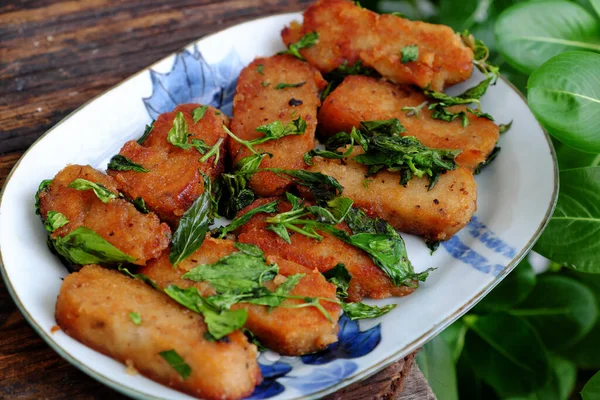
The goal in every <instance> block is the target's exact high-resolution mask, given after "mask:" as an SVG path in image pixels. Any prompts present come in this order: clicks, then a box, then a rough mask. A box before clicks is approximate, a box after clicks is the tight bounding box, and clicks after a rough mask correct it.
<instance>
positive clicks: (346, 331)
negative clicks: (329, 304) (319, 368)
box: [300, 315, 381, 365]
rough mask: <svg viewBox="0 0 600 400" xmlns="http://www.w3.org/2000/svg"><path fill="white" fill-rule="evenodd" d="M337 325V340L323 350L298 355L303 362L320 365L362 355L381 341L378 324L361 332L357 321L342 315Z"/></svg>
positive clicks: (370, 350)
mask: <svg viewBox="0 0 600 400" xmlns="http://www.w3.org/2000/svg"><path fill="white" fill-rule="evenodd" d="M339 325H340V333H339V334H338V341H337V342H336V343H333V344H331V345H329V347H327V348H326V349H325V350H323V351H320V352H318V353H313V354H307V355H305V356H302V357H300V358H301V360H302V362H303V363H304V364H312V365H320V364H327V363H330V362H332V361H335V360H337V359H340V358H357V357H362V356H364V355H366V354H369V353H370V352H372V351H373V349H375V347H377V345H378V344H379V342H380V341H381V326H380V325H379V324H378V325H376V326H374V327H372V328H371V329H368V330H366V331H364V332H361V331H360V330H359V328H358V322H356V321H352V320H351V319H350V318H348V317H347V316H345V315H342V316H341V318H340V321H339Z"/></svg>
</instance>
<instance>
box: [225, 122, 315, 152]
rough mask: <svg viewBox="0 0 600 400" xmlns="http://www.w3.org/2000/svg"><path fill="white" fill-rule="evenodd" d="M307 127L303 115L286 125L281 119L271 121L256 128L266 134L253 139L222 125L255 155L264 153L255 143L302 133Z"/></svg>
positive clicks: (232, 136)
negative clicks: (258, 149)
mask: <svg viewBox="0 0 600 400" xmlns="http://www.w3.org/2000/svg"><path fill="white" fill-rule="evenodd" d="M306 127H307V124H306V121H305V120H304V119H303V118H302V117H298V118H296V119H294V120H292V121H291V122H289V123H288V124H286V125H285V126H284V125H283V124H282V123H281V121H273V122H271V123H268V124H265V125H261V126H259V127H258V128H256V131H257V132H261V133H264V136H262V137H259V138H256V139H252V140H244V139H240V138H239V137H237V136H236V135H235V134H234V133H233V132H231V131H230V130H229V129H228V128H227V127H226V126H225V125H223V126H222V128H223V130H224V131H225V133H227V134H228V135H229V136H230V137H231V138H232V139H233V140H235V141H236V142H238V143H240V144H242V145H244V146H245V147H246V148H248V150H250V151H251V152H252V153H254V154H255V155H260V154H262V153H260V152H259V151H257V150H256V149H254V146H255V145H257V144H261V143H264V142H267V141H269V140H277V139H281V138H282V137H284V136H289V135H302V134H303V133H304V132H305V131H306Z"/></svg>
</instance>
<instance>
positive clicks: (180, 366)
mask: <svg viewBox="0 0 600 400" xmlns="http://www.w3.org/2000/svg"><path fill="white" fill-rule="evenodd" d="M158 354H159V355H160V356H161V357H162V358H163V359H164V360H165V361H166V362H168V363H169V365H170V366H171V367H172V368H173V369H174V370H175V371H177V372H178V373H179V375H181V377H182V378H183V379H187V378H189V377H190V375H191V374H192V368H191V367H190V366H189V365H188V364H187V363H186V362H185V360H184V359H183V358H181V356H180V355H179V354H177V352H176V351H175V350H172V349H171V350H167V351H161V352H160V353H158Z"/></svg>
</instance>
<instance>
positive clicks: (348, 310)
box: [342, 303, 396, 320]
mask: <svg viewBox="0 0 600 400" xmlns="http://www.w3.org/2000/svg"><path fill="white" fill-rule="evenodd" d="M394 308H396V304H388V305H387V306H383V307H379V306H370V305H368V304H365V303H342V310H344V314H346V316H347V317H348V318H350V319H352V320H357V319H368V318H377V317H380V316H382V315H383V314H387V313H388V312H390V311H392V310H393V309H394Z"/></svg>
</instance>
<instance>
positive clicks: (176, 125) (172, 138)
mask: <svg viewBox="0 0 600 400" xmlns="http://www.w3.org/2000/svg"><path fill="white" fill-rule="evenodd" d="M196 110H198V109H197V108H196V109H195V110H194V111H196ZM197 114H198V115H199V113H197ZM202 116H204V114H202ZM190 136H192V135H191V134H190V133H189V131H188V126H187V123H186V122H185V117H184V116H183V113H182V112H181V111H179V112H178V113H177V115H176V116H175V119H174V120H173V127H172V128H171V129H170V130H169V133H167V141H168V142H169V143H171V144H172V145H173V146H177V147H179V148H181V149H183V150H189V149H191V148H192V147H194V148H195V149H196V150H198V152H200V154H204V152H205V151H206V150H208V145H207V144H206V143H205V142H204V141H203V140H201V139H192V141H191V143H190V142H189V138H190Z"/></svg>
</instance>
